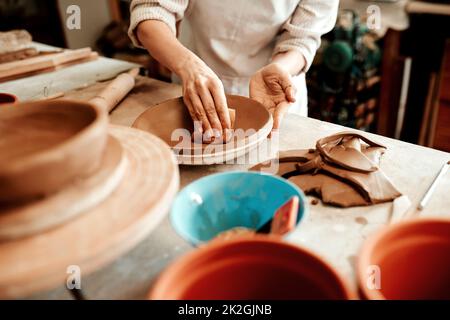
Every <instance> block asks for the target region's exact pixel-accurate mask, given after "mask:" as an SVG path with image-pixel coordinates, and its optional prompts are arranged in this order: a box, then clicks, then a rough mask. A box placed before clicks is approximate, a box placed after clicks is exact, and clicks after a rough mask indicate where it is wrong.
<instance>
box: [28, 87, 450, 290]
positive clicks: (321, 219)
mask: <svg viewBox="0 0 450 320" xmlns="http://www.w3.org/2000/svg"><path fill="white" fill-rule="evenodd" d="M104 85H105V83H99V84H96V85H94V86H91V87H89V88H86V89H83V90H78V91H73V92H69V93H67V94H66V96H67V97H75V98H77V99H89V98H90V97H92V96H93V95H94V94H95V93H96V92H97V91H99V90H100V89H101V88H102V87H103V86H104ZM180 94H181V88H180V87H179V86H177V85H173V84H167V83H163V82H159V81H157V80H153V79H146V78H139V79H138V82H137V86H136V88H135V89H134V91H133V92H132V93H131V94H130V95H129V96H128V97H127V99H126V100H125V101H123V102H122V103H121V104H120V106H119V107H118V108H117V109H116V110H115V111H114V112H113V113H112V115H111V122H112V123H115V124H120V125H127V126H129V125H131V124H132V123H133V121H134V120H135V119H136V117H137V116H138V115H139V114H140V113H141V112H142V111H144V110H145V109H147V108H148V107H150V106H151V105H154V104H157V103H160V102H162V101H164V100H166V99H169V98H173V97H176V96H179V95H180ZM343 129H345V128H343V127H340V126H337V125H334V124H330V123H326V122H321V121H317V120H313V119H308V118H303V117H300V116H296V115H288V116H286V118H285V121H284V122H283V125H282V128H281V134H280V148H281V149H293V148H311V147H314V145H315V141H316V140H317V139H319V138H320V137H323V136H327V135H329V134H332V133H335V132H338V131H341V130H343ZM368 135H369V136H370V137H371V138H373V139H374V140H376V141H379V142H381V143H383V144H385V145H387V146H388V151H387V153H386V154H385V156H384V158H383V160H382V168H383V170H384V171H385V172H386V174H387V175H388V176H389V177H391V179H392V180H393V181H394V183H395V185H396V186H397V187H398V188H399V189H400V190H401V191H402V192H403V193H405V194H406V195H408V196H409V198H410V199H411V201H412V202H413V205H417V203H418V202H419V200H420V198H421V197H422V195H423V194H424V192H425V191H426V189H427V188H428V186H429V184H430V183H431V181H432V180H433V178H434V176H435V174H436V173H437V172H438V171H439V169H440V168H441V166H442V164H443V163H444V162H446V161H448V160H450V154H448V153H444V152H440V151H436V150H432V149H428V148H424V147H420V146H416V145H412V144H408V143H404V142H401V141H397V140H392V139H388V138H384V137H381V136H376V135H372V134H368ZM248 166H249V165H214V166H207V167H182V168H181V186H182V187H184V186H186V185H187V184H189V183H190V182H192V181H194V180H196V179H198V178H201V177H203V176H206V175H209V174H213V173H216V172H223V171H231V170H246V169H247V168H248ZM448 190H450V173H448V174H447V175H446V176H445V178H444V180H443V181H442V183H441V184H440V185H439V187H438V188H437V191H436V193H435V194H434V196H433V198H432V200H431V202H430V203H429V205H428V206H427V207H426V209H425V210H424V211H423V212H422V213H421V214H420V216H432V215H440V216H442V215H443V216H445V215H446V216H448V217H449V218H450V209H449V208H450V197H448ZM391 206H392V204H390V203H387V204H381V205H376V206H372V207H363V208H351V209H337V208H333V207H326V206H322V205H321V204H319V205H317V206H311V207H310V214H309V217H308V219H307V220H305V221H303V222H302V227H301V228H299V230H298V231H296V233H295V234H294V235H293V237H292V238H291V239H290V241H292V242H293V243H296V244H299V245H303V246H306V247H309V248H312V249H313V250H315V251H316V252H317V253H319V254H320V255H322V256H323V257H325V258H326V259H327V260H329V261H330V262H331V263H332V264H334V265H335V266H336V268H337V269H338V270H339V272H340V273H341V274H342V275H344V276H345V278H346V279H348V280H349V281H350V282H351V283H352V284H353V285H354V286H355V285H356V282H355V279H354V269H353V266H354V263H355V259H356V256H357V253H358V251H359V249H360V247H361V244H362V243H363V241H364V239H365V238H366V237H367V236H368V235H370V234H371V233H373V232H374V231H376V230H377V229H379V228H380V227H382V226H383V225H385V224H386V223H387V222H388V221H389V216H390V210H391ZM192 249H193V248H192V247H191V246H190V245H189V244H188V243H187V242H185V241H184V240H183V239H181V238H180V237H179V236H178V235H177V234H176V233H175V231H174V230H173V229H172V228H171V226H170V223H169V221H168V219H165V220H164V222H163V223H162V225H160V226H159V227H158V228H157V229H156V231H155V232H153V233H152V234H151V235H150V236H149V237H148V238H147V239H146V240H145V241H143V242H142V243H141V244H140V245H138V246H137V247H136V248H135V249H133V250H132V251H131V252H129V253H128V254H126V255H125V256H123V257H122V258H120V259H118V260H117V261H115V262H114V263H112V264H111V265H109V266H108V267H106V268H104V269H102V270H99V271H97V272H95V273H94V274H91V275H88V276H83V275H82V289H83V291H84V293H85V294H86V296H87V298H89V299H142V298H144V297H145V294H146V292H147V290H148V288H149V287H150V285H151V283H152V281H153V280H154V278H155V276H156V275H158V273H159V272H160V271H161V270H163V269H164V268H165V267H166V266H167V265H168V264H169V263H170V262H171V261H173V260H174V259H176V258H177V257H179V256H181V255H182V254H184V253H186V252H188V251H190V250H192ZM30 298H32V299H71V296H70V295H69V293H68V292H67V291H66V290H65V286H64V284H61V287H60V288H56V289H55V290H53V291H50V292H44V293H40V294H36V295H34V296H32V297H30Z"/></svg>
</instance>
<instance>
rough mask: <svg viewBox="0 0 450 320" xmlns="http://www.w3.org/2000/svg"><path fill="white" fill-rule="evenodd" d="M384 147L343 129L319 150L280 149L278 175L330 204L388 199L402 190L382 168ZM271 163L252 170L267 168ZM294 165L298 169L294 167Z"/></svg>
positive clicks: (321, 144) (322, 144) (348, 203)
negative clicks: (396, 186)
mask: <svg viewBox="0 0 450 320" xmlns="http://www.w3.org/2000/svg"><path fill="white" fill-rule="evenodd" d="M385 150H386V148H385V147H384V146H382V145H380V144H378V143H375V142H373V141H371V140H370V139H368V138H366V137H364V136H362V135H360V134H358V133H353V132H343V133H339V134H336V135H332V136H330V137H326V138H323V139H320V140H319V141H318V142H317V149H316V150H289V151H283V152H280V153H279V159H278V161H279V163H280V169H279V170H278V172H277V174H278V175H280V176H283V177H284V178H288V179H289V180H290V181H292V182H293V183H295V184H296V185H298V186H299V187H300V188H301V189H302V190H303V191H305V193H306V194H316V195H318V196H320V197H321V198H322V200H323V202H324V203H328V204H331V205H335V206H340V207H352V206H363V205H370V204H377V203H382V202H388V201H392V200H394V199H396V198H398V197H399V196H401V193H400V192H399V191H398V190H397V189H396V188H395V186H394V185H393V184H392V182H391V181H390V179H389V178H388V177H387V176H386V175H385V174H384V173H383V171H382V170H381V169H379V164H380V161H381V156H382V155H383V153H384V152H385ZM273 161H276V160H272V162H273ZM268 163H270V161H269V162H266V163H265V165H263V164H260V165H257V166H255V167H253V168H252V169H251V170H261V168H267V164H268ZM283 164H284V165H283ZM292 165H295V167H296V170H292Z"/></svg>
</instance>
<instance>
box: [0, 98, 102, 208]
mask: <svg viewBox="0 0 450 320" xmlns="http://www.w3.org/2000/svg"><path fill="white" fill-rule="evenodd" d="M107 126H108V120H107V115H106V114H105V113H102V112H100V110H99V109H98V108H97V107H95V105H93V104H89V103H81V102H75V101H49V102H48V101H47V102H33V103H25V104H20V105H17V106H12V105H10V106H4V107H2V108H0V203H16V202H19V201H27V200H30V199H35V198H40V197H44V196H46V195H49V194H52V193H54V192H56V191H58V190H60V189H61V188H63V187H64V186H65V185H67V184H69V183H71V182H73V181H74V180H76V179H80V178H82V177H87V176H89V175H91V174H92V173H93V172H94V171H95V170H96V169H97V168H98V166H99V164H100V159H101V156H102V154H103V151H104V148H105V145H106V141H107Z"/></svg>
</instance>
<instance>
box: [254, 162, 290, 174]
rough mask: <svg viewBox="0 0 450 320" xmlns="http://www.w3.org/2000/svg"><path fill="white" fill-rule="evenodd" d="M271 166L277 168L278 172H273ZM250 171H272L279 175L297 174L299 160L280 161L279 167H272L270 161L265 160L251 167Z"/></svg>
mask: <svg viewBox="0 0 450 320" xmlns="http://www.w3.org/2000/svg"><path fill="white" fill-rule="evenodd" d="M271 168H277V169H278V170H277V171H276V172H271ZM250 171H256V172H270V173H273V174H275V175H277V176H280V177H283V176H286V175H291V174H295V172H296V171H297V162H279V163H278V166H277V167H271V163H270V162H263V163H260V164H257V165H256V166H254V167H252V168H250Z"/></svg>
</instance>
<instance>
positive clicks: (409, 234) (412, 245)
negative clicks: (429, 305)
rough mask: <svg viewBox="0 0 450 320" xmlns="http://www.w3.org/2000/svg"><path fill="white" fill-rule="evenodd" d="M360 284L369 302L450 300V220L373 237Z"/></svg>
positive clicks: (407, 225)
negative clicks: (373, 300) (387, 300)
mask: <svg viewBox="0 0 450 320" xmlns="http://www.w3.org/2000/svg"><path fill="white" fill-rule="evenodd" d="M358 280H359V284H360V290H361V293H362V294H363V297H364V298H366V299H375V300H384V299H395V300H409V299H414V300H423V299H445V300H447V299H450V218H449V219H439V218H424V219H415V220H411V221H408V222H402V223H398V224H396V225H393V226H390V227H387V228H385V229H384V230H382V231H381V232H378V233H376V234H375V235H374V236H372V237H370V238H369V239H368V240H367V242H366V243H365V244H364V246H363V249H362V252H361V254H360V256H359V260H358Z"/></svg>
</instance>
